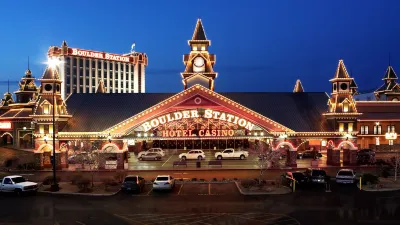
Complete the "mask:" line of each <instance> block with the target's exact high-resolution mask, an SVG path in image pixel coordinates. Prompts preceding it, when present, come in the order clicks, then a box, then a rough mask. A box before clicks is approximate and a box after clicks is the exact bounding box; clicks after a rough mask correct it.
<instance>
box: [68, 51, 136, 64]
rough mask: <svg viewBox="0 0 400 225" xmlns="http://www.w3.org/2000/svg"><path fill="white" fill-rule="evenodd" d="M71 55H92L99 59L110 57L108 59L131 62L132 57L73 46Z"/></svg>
mask: <svg viewBox="0 0 400 225" xmlns="http://www.w3.org/2000/svg"><path fill="white" fill-rule="evenodd" d="M71 55H76V56H83V57H91V58H97V59H108V60H114V61H120V62H129V61H130V58H129V57H128V56H122V55H115V54H110V53H103V52H93V51H88V50H81V49H77V48H72V53H71Z"/></svg>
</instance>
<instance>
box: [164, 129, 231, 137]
mask: <svg viewBox="0 0 400 225" xmlns="http://www.w3.org/2000/svg"><path fill="white" fill-rule="evenodd" d="M234 134H235V132H234V131H233V130H213V129H205V130H198V131H197V134H196V133H195V132H194V131H193V130H163V131H162V136H163V137H191V136H199V137H221V136H222V137H223V136H233V135H234Z"/></svg>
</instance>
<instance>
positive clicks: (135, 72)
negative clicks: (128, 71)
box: [133, 63, 140, 93]
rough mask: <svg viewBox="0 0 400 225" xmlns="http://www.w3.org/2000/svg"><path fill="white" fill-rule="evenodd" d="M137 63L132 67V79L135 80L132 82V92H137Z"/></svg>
mask: <svg viewBox="0 0 400 225" xmlns="http://www.w3.org/2000/svg"><path fill="white" fill-rule="evenodd" d="M139 66H140V65H139V63H136V64H135V67H134V69H133V81H134V82H135V83H134V84H133V92H134V93H138V91H139Z"/></svg>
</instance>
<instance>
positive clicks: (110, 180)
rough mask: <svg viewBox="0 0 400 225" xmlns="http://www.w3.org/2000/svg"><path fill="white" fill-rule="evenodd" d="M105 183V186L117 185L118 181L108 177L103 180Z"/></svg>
mask: <svg viewBox="0 0 400 225" xmlns="http://www.w3.org/2000/svg"><path fill="white" fill-rule="evenodd" d="M103 183H104V185H105V186H117V185H118V182H117V181H116V180H114V179H111V178H106V179H104V180H103Z"/></svg>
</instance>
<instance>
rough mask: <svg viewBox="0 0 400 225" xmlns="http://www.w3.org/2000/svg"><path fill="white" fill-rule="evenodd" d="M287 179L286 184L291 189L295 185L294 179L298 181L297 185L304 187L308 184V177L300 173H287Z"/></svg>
mask: <svg viewBox="0 0 400 225" xmlns="http://www.w3.org/2000/svg"><path fill="white" fill-rule="evenodd" d="M285 178H286V181H285V183H286V184H287V185H288V186H290V187H291V186H292V185H293V182H292V181H293V179H294V180H295V181H296V185H304V184H306V183H307V177H306V176H305V175H304V173H303V172H300V171H294V172H286V173H285Z"/></svg>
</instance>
